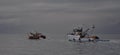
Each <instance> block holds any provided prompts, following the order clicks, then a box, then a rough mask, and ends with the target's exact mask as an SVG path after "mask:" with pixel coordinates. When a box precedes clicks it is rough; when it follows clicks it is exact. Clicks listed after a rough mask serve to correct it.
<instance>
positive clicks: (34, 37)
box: [28, 32, 46, 39]
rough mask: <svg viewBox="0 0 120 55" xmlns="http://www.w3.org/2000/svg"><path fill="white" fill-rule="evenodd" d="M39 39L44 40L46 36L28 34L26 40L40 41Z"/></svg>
mask: <svg viewBox="0 0 120 55" xmlns="http://www.w3.org/2000/svg"><path fill="white" fill-rule="evenodd" d="M40 38H43V39H46V36H45V35H43V34H41V33H37V32H36V33H35V34H34V33H31V32H30V35H28V39H40Z"/></svg>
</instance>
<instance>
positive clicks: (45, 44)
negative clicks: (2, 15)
mask: <svg viewBox="0 0 120 55" xmlns="http://www.w3.org/2000/svg"><path fill="white" fill-rule="evenodd" d="M64 37H65V36H60V35H54V36H49V37H48V38H47V39H41V40H29V39H27V37H25V36H24V35H23V36H20V35H1V36H0V55H120V53H119V52H120V47H119V46H120V43H119V41H117V40H114V41H116V42H97V43H92V42H90V43H88V42H86V43H79V42H69V41H67V40H66V38H64Z"/></svg>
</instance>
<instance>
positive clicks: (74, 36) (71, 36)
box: [68, 35, 109, 42]
mask: <svg viewBox="0 0 120 55" xmlns="http://www.w3.org/2000/svg"><path fill="white" fill-rule="evenodd" d="M79 37H80V36H79V35H77V36H76V35H68V40H69V41H75V42H91V41H104V42H105V41H109V40H101V39H95V40H92V39H90V38H81V39H79Z"/></svg>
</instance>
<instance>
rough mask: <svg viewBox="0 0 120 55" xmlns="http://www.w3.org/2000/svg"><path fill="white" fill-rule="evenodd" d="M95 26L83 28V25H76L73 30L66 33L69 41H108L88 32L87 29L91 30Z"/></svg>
mask: <svg viewBox="0 0 120 55" xmlns="http://www.w3.org/2000/svg"><path fill="white" fill-rule="evenodd" d="M94 28H95V26H94V25H93V26H92V27H91V28H87V29H85V30H83V27H81V28H80V27H77V28H74V29H73V32H71V33H69V34H67V37H68V40H69V41H79V42H93V41H108V40H101V39H100V38H99V37H98V36H95V35H90V34H88V31H89V30H91V29H92V30H93V29H94Z"/></svg>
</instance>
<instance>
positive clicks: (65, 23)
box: [0, 0, 120, 34]
mask: <svg viewBox="0 0 120 55" xmlns="http://www.w3.org/2000/svg"><path fill="white" fill-rule="evenodd" d="M82 24H85V26H88V27H89V26H90V25H93V24H94V25H95V26H96V29H95V31H96V33H106V34H115V33H120V0H0V34H3V33H4V34H9V33H12V34H17V33H26V32H31V31H37V32H42V33H51V34H66V33H67V32H70V31H72V29H73V27H74V26H81V25H82Z"/></svg>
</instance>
